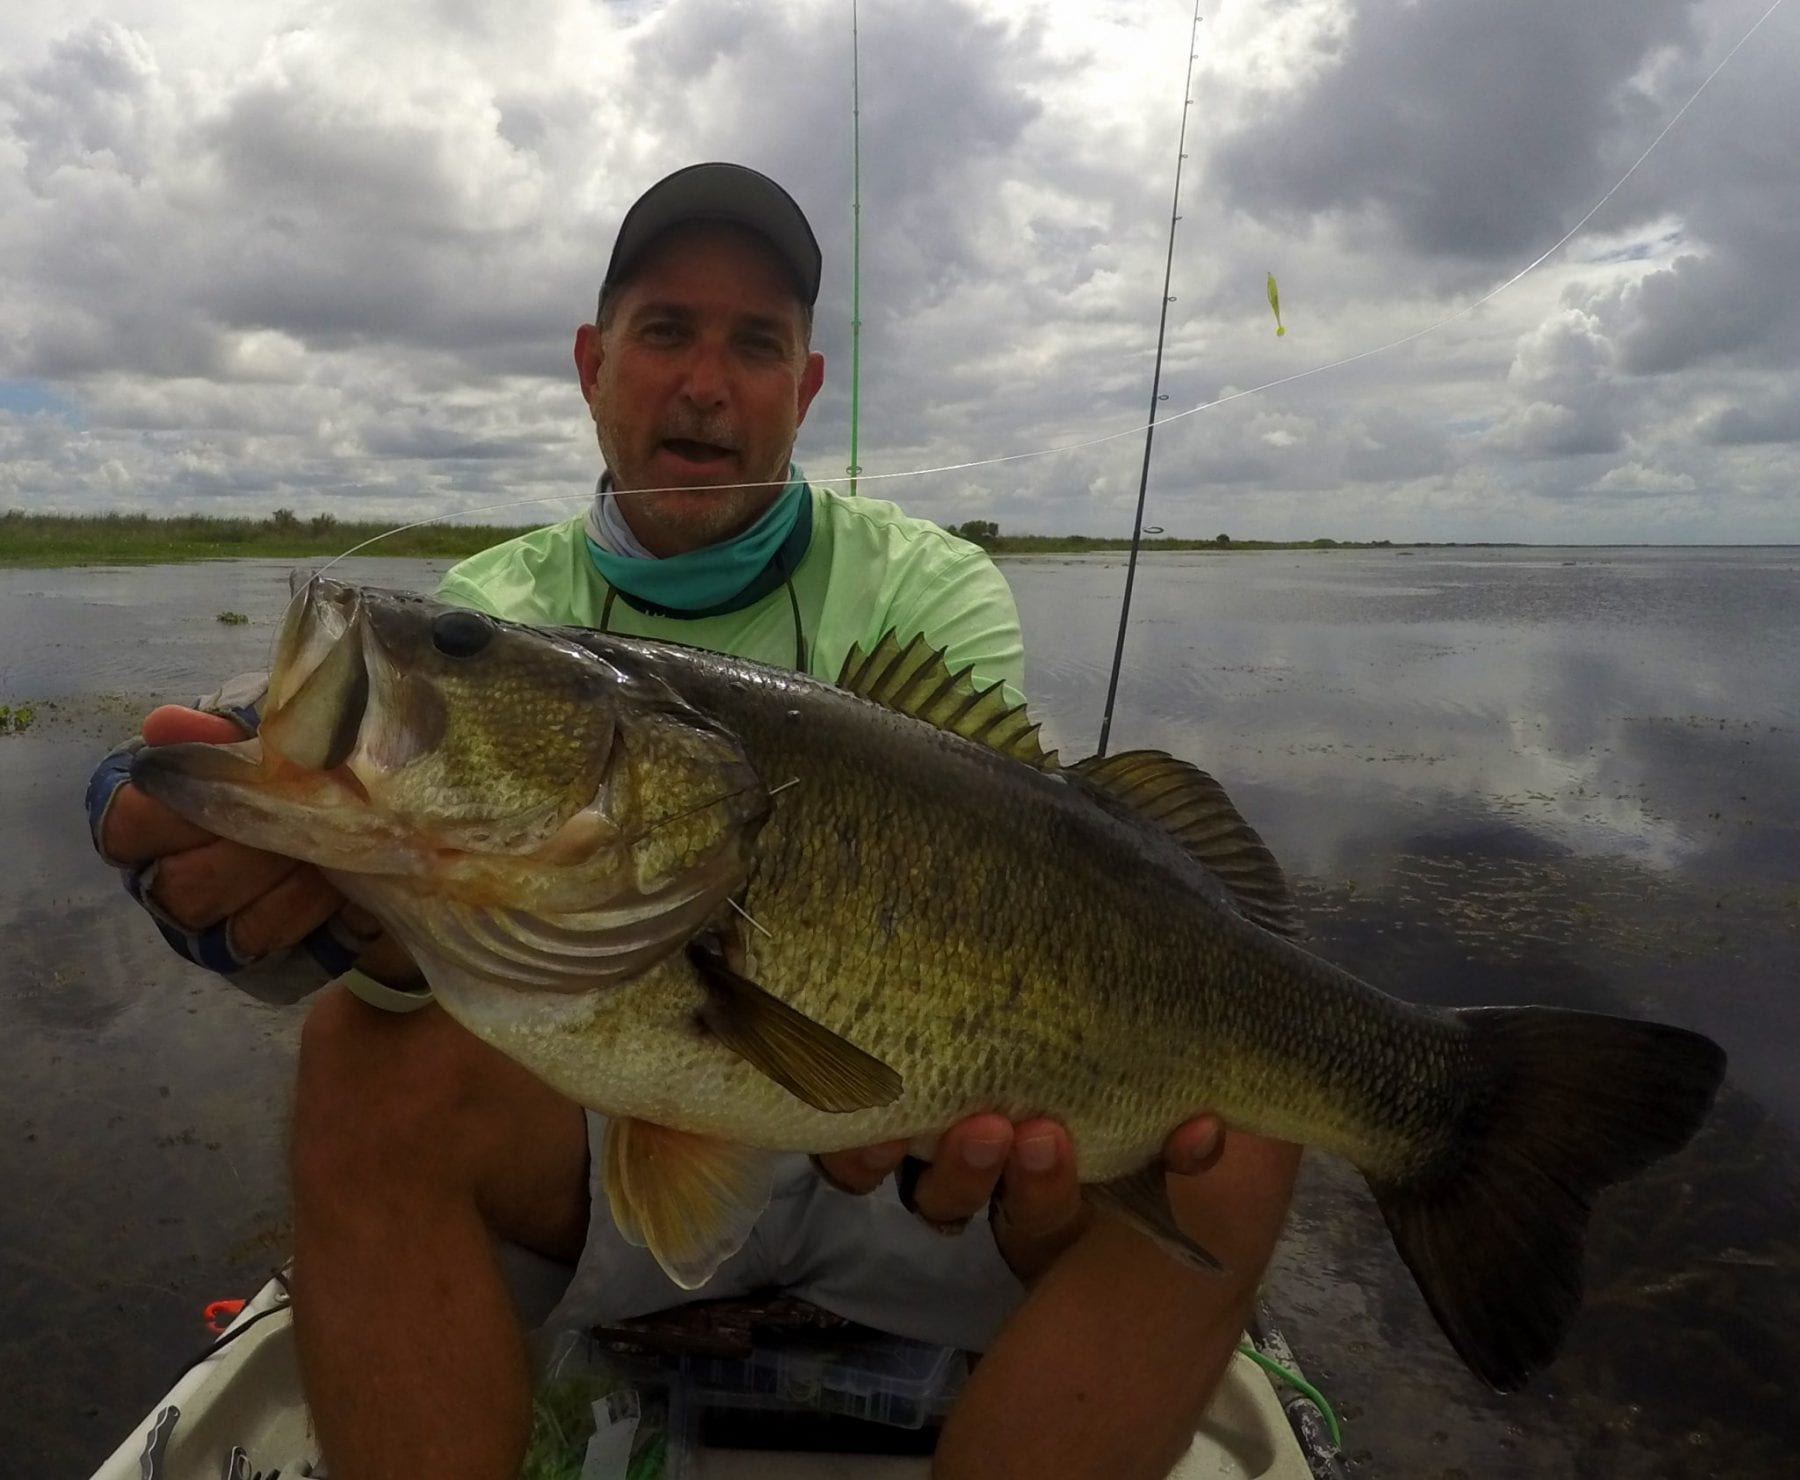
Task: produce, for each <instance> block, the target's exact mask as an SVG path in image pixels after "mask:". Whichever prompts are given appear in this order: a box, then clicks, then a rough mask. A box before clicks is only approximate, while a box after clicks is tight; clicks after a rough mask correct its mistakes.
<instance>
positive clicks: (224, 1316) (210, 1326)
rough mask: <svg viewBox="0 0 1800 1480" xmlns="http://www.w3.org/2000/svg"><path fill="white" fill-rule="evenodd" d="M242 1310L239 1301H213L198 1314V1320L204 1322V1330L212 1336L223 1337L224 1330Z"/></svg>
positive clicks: (242, 1305)
mask: <svg viewBox="0 0 1800 1480" xmlns="http://www.w3.org/2000/svg"><path fill="white" fill-rule="evenodd" d="M243 1308H244V1302H243V1301H241V1300H215V1301H213V1303H212V1304H211V1305H209V1306H207V1307H206V1309H205V1310H203V1311H201V1312H200V1319H201V1320H203V1321H205V1322H206V1329H207V1330H208V1331H210V1332H212V1334H213V1335H214V1336H223V1335H224V1334H225V1328H226V1327H227V1326H229V1325H230V1324H231V1322H232V1319H233V1317H235V1316H236V1315H237V1313H238V1312H239V1311H240V1310H242V1309H243Z"/></svg>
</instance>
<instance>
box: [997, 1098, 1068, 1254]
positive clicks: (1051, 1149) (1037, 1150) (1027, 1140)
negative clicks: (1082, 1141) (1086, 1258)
mask: <svg viewBox="0 0 1800 1480" xmlns="http://www.w3.org/2000/svg"><path fill="white" fill-rule="evenodd" d="M1087 1223H1088V1209H1087V1205H1086V1204H1085V1203H1084V1202H1083V1201H1082V1198H1081V1184H1080V1183H1079V1182H1077V1181H1076V1180H1075V1152H1074V1148H1073V1146H1072V1145H1071V1144H1070V1141H1069V1133H1068V1132H1067V1131H1066V1130H1064V1129H1063V1128H1062V1127H1061V1126H1060V1125H1058V1124H1057V1123H1056V1122H1055V1121H1053V1120H1030V1121H1026V1122H1025V1123H1024V1124H1022V1125H1020V1126H1019V1128H1018V1131H1017V1134H1016V1139H1015V1140H1014V1142H1013V1149H1012V1155H1011V1157H1010V1158H1009V1159H1008V1161H1007V1163H1006V1180H1005V1182H1004V1183H1003V1184H1002V1186H1001V1189H1000V1211H999V1216H998V1218H996V1219H995V1221H994V1242H995V1244H996V1245H997V1246H998V1247H999V1250H1000V1253H1001V1255H1002V1256H1003V1257H1004V1258H1005V1260H1006V1262H1007V1263H1008V1264H1009V1265H1011V1266H1012V1270H1013V1273H1014V1274H1016V1275H1018V1276H1019V1278H1020V1279H1024V1280H1028V1279H1031V1278H1033V1277H1034V1276H1036V1275H1038V1274H1040V1273H1042V1271H1043V1270H1045V1269H1046V1268H1048V1267H1049V1265H1050V1262H1051V1261H1052V1260H1053V1259H1055V1258H1056V1256H1057V1255H1058V1254H1060V1253H1061V1252H1062V1251H1063V1250H1064V1249H1066V1248H1067V1247H1068V1246H1069V1245H1070V1244H1072V1243H1073V1242H1074V1241H1075V1240H1076V1239H1077V1238H1078V1237H1080V1235H1081V1232H1082V1230H1083V1229H1084V1228H1086V1227H1087Z"/></svg>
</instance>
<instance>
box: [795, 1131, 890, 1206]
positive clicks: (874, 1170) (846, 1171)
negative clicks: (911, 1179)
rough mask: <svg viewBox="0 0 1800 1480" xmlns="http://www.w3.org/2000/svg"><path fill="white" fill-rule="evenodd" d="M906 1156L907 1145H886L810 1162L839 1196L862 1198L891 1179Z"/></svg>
mask: <svg viewBox="0 0 1800 1480" xmlns="http://www.w3.org/2000/svg"><path fill="white" fill-rule="evenodd" d="M905 1155H906V1142H904V1141H887V1142H884V1143H883V1144H881V1145H879V1146H863V1147H860V1148H859V1149H857V1150H854V1151H827V1152H824V1153H823V1154H821V1155H819V1156H815V1157H814V1158H813V1160H814V1162H816V1163H817V1164H818V1168H819V1170H820V1171H821V1172H822V1173H824V1175H825V1179H826V1181H828V1182H830V1183H831V1184H832V1185H833V1186H834V1187H836V1188H837V1189H838V1190H839V1191H840V1192H854V1193H856V1194H857V1196H859V1197H860V1196H863V1195H865V1194H867V1193H870V1192H873V1191H874V1190H875V1189H876V1188H877V1187H879V1186H881V1184H882V1183H883V1182H885V1181H887V1179H888V1178H889V1177H890V1176H892V1175H893V1171H894V1168H895V1167H897V1166H899V1165H900V1162H901V1160H902V1158H904V1157H905Z"/></svg>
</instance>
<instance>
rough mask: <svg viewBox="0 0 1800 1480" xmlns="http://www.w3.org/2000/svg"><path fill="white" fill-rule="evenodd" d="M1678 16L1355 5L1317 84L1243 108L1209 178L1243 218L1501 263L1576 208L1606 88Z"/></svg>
mask: <svg viewBox="0 0 1800 1480" xmlns="http://www.w3.org/2000/svg"><path fill="white" fill-rule="evenodd" d="M1691 9H1692V5H1691V3H1690V0H1629V3H1614V4H1605V5H1597V4H1577V5H1571V4H1569V3H1568V0H1512V3H1510V4H1504V5H1495V4H1490V3H1473V4H1471V3H1435V4H1427V5H1418V4H1401V3H1396V0H1358V3H1354V4H1351V5H1348V6H1347V7H1346V10H1347V12H1348V18H1347V20H1346V23H1345V26H1344V30H1343V32H1342V37H1341V40H1337V41H1334V42H1332V43H1331V50H1332V51H1333V52H1335V55H1333V56H1332V57H1331V60H1330V61H1329V62H1328V63H1327V64H1326V65H1325V69H1324V71H1323V75H1322V76H1321V77H1320V80H1319V82H1318V84H1317V85H1316V86H1314V87H1312V88H1310V89H1307V90H1304V91H1296V92H1277V91H1270V92H1268V93H1266V94H1264V95H1263V96H1262V97H1261V98H1260V99H1258V104H1257V106H1256V107H1255V108H1254V109H1253V110H1252V111H1251V114H1250V117H1249V119H1248V121H1246V122H1245V123H1244V124H1243V125H1242V126H1241V127H1240V128H1239V129H1238V130H1237V131H1236V132H1235V133H1233V134H1232V135H1231V136H1230V137H1229V138H1228V139H1226V140H1225V141H1223V142H1222V143H1221V144H1220V146H1219V147H1218V149H1217V151H1216V153H1215V155H1214V164H1213V171H1214V174H1215V176H1216V178H1217V180H1218V182H1219V185H1220V188H1221V191H1222V194H1223V195H1224V197H1225V198H1226V200H1227V201H1228V202H1229V203H1230V204H1232V205H1234V206H1236V207H1238V208H1240V209H1242V210H1245V211H1247V212H1249V213H1250V214H1252V215H1254V216H1259V217H1266V218H1270V219H1273V220H1277V221H1280V222H1282V223H1284V224H1290V225H1291V224H1298V223H1308V222H1312V221H1314V220H1315V218H1317V217H1318V216H1319V215H1320V214H1322V213H1346V214H1351V215H1356V214H1362V213H1368V214H1370V215H1372V216H1373V217H1374V218H1375V219H1376V220H1377V221H1378V222H1379V223H1380V225H1381V226H1382V227H1383V228H1385V229H1387V230H1391V231H1392V232H1393V233H1394V234H1395V235H1396V236H1397V237H1398V238H1399V240H1400V241H1401V243H1403V244H1404V245H1405V247H1406V248H1408V249H1409V250H1411V251H1414V252H1417V253H1419V254H1421V255H1423V256H1425V257H1427V258H1451V259H1465V260H1473V261H1477V262H1489V261H1493V260H1495V259H1505V258H1509V257H1512V256H1515V255H1516V254H1517V253H1519V252H1520V251H1521V250H1522V249H1524V248H1525V247H1528V246H1531V245H1534V244H1540V245H1541V244H1544V243H1547V242H1550V241H1554V240H1555V239H1556V237H1557V236H1558V235H1559V234H1560V231H1561V229H1562V227H1563V226H1564V225H1566V223H1567V220H1568V219H1569V217H1570V215H1571V207H1574V208H1576V209H1577V210H1579V208H1580V207H1581V206H1584V205H1585V204H1587V203H1588V202H1589V201H1591V200H1592V199H1593V196H1594V193H1595V184H1596V182H1597V181H1598V180H1599V179H1600V177H1601V175H1602V174H1604V172H1605V169H1606V168H1607V167H1608V165H1610V163H1611V161H1612V159H1613V157H1614V156H1615V153H1616V151H1615V150H1613V149H1609V148H1608V147H1607V146H1608V144H1609V142H1610V141H1611V140H1613V139H1614V138H1615V137H1616V129H1617V125H1618V123H1619V121H1620V120H1619V98H1620V92H1621V89H1622V88H1624V87H1625V86H1626V85H1627V84H1628V83H1629V82H1630V81H1631V79H1632V78H1633V77H1634V76H1635V74H1636V73H1637V72H1638V70H1639V69H1640V68H1641V67H1642V66H1643V65H1644V63H1645V61H1646V59H1647V57H1648V56H1649V55H1650V54H1651V53H1652V52H1653V51H1654V50H1655V49H1656V48H1659V47H1666V46H1676V45H1680V44H1682V43H1683V42H1685V41H1687V40H1688V39H1689V12H1690V10H1691Z"/></svg>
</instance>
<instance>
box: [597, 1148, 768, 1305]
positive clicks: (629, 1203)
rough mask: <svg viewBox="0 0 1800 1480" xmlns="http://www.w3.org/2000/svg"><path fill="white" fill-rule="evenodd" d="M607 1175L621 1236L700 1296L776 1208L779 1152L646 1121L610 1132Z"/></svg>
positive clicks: (614, 1214) (604, 1173)
mask: <svg viewBox="0 0 1800 1480" xmlns="http://www.w3.org/2000/svg"><path fill="white" fill-rule="evenodd" d="M604 1157H605V1164H604V1167H603V1175H604V1181H605V1186H606V1196H607V1199H608V1201H610V1202H611V1204H612V1214H613V1221H614V1222H615V1223H616V1224H618V1227H619V1232H620V1233H621V1234H623V1235H624V1236H625V1238H626V1239H627V1240H628V1241H629V1242H631V1243H634V1244H636V1245H637V1246H638V1247H639V1248H645V1249H648V1250H649V1251H650V1252H651V1253H652V1254H654V1255H655V1256H656V1262H657V1263H658V1264H660V1265H661V1266H662V1267H663V1270H664V1271H665V1272H666V1273H667V1274H668V1276H669V1278H670V1279H672V1280H674V1281H675V1283H676V1284H678V1285H680V1286H681V1288H682V1289H684V1290H697V1289H699V1288H700V1286H702V1285H704V1284H705V1283H706V1282H707V1281H708V1280H709V1279H711V1278H712V1276H713V1273H714V1271H715V1270H717V1269H718V1267H719V1266H720V1265H721V1264H723V1263H724V1262H725V1261H726V1260H727V1259H729V1258H730V1257H731V1256H732V1255H733V1254H735V1253H736V1252H737V1251H738V1250H739V1249H740V1248H742V1247H743V1244H744V1240H745V1239H747V1238H748V1237H749V1236H750V1229H751V1227H752V1226H753V1225H754V1224H755V1222H756V1220H757V1219H758V1218H759V1217H760V1216H761V1215H762V1210H763V1209H764V1208H765V1207H767V1206H768V1203H769V1187H770V1180H771V1177H772V1175H773V1171H774V1162H775V1153H774V1152H771V1151H762V1150H759V1149H757V1148H756V1147H753V1146H737V1145H733V1144H732V1143H731V1142H729V1141H715V1140H713V1139H712V1138H711V1137H709V1136H695V1135H690V1134H688V1133H687V1132H686V1131H676V1130H670V1129H669V1128H668V1127H667V1126H661V1125H652V1124H650V1123H649V1122H648V1121H643V1120H612V1121H608V1122H607V1126H606V1149H605V1152H604Z"/></svg>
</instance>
